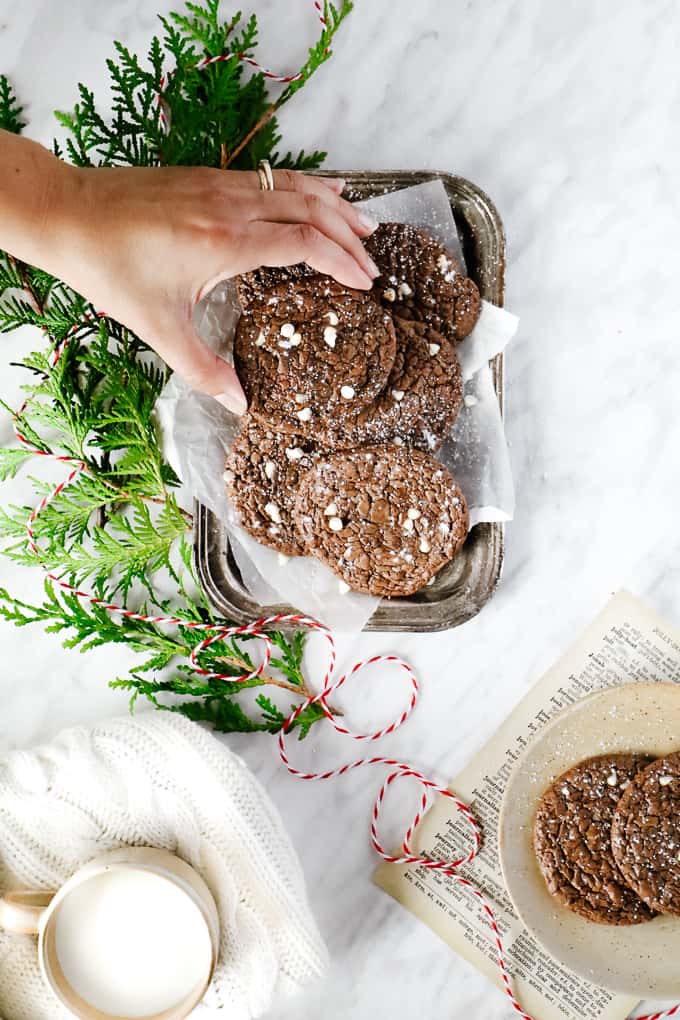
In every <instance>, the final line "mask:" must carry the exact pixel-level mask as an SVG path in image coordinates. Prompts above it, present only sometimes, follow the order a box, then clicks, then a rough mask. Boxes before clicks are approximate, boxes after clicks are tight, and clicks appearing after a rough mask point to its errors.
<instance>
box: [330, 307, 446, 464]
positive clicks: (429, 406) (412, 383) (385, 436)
mask: <svg viewBox="0 0 680 1020" xmlns="http://www.w3.org/2000/svg"><path fill="white" fill-rule="evenodd" d="M394 329H395V333H396V335H397V355H396V358H395V359H394V366H393V368H392V371H391V372H390V376H389V379H388V380H387V385H386V386H385V389H384V390H383V392H382V393H381V394H380V396H379V397H377V398H376V400H375V401H374V402H373V403H372V404H369V405H368V407H362V408H360V409H359V410H358V411H357V412H356V414H355V415H354V417H353V418H349V419H346V420H345V421H343V422H342V423H341V425H340V426H336V427H329V428H328V429H326V430H324V431H323V432H322V433H321V437H322V441H323V443H324V444H325V445H326V446H329V447H337V448H338V449H354V448H355V447H357V446H368V445H373V446H381V445H385V444H389V443H392V444H394V445H396V446H411V447H416V448H417V449H421V450H428V451H430V452H434V451H436V450H438V449H439V447H440V446H441V445H442V443H443V442H444V440H445V439H446V437H447V436H448V434H449V432H450V431H451V426H452V425H453V423H454V421H455V420H456V417H457V415H458V411H459V410H460V406H461V403H462V400H463V378H462V373H461V370H460V364H459V362H458V358H457V357H456V353H455V350H454V348H453V346H452V345H451V344H450V343H449V342H448V340H446V339H444V337H443V336H441V335H440V334H439V333H437V332H436V331H435V330H434V329H432V327H431V326H428V325H427V324H426V323H424V322H408V321H407V320H406V319H399V318H397V317H395V318H394Z"/></svg>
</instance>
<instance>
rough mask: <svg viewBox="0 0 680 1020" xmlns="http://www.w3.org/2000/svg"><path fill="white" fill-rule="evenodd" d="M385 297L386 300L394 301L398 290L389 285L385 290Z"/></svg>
mask: <svg viewBox="0 0 680 1020" xmlns="http://www.w3.org/2000/svg"><path fill="white" fill-rule="evenodd" d="M383 297H384V298H385V301H394V300H395V299H396V297H397V292H396V290H395V289H394V287H387V288H386V289H385V290H384V291H383Z"/></svg>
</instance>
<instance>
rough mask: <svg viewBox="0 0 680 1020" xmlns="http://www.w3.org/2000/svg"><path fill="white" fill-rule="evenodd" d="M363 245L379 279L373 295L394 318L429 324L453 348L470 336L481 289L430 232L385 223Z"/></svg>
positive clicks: (374, 285)
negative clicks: (453, 345)
mask: <svg viewBox="0 0 680 1020" xmlns="http://www.w3.org/2000/svg"><path fill="white" fill-rule="evenodd" d="M365 243H366V250H367V251H368V253H369V255H371V257H372V258H373V260H374V262H375V263H376V264H377V266H378V268H379V269H380V273H381V275H380V276H379V277H378V278H377V280H376V281H375V282H374V284H373V290H374V292H375V293H376V296H377V297H378V298H379V299H380V301H381V302H382V303H383V304H384V305H385V307H387V308H389V309H390V311H391V312H392V314H393V315H395V316H399V317H401V318H404V319H415V320H416V321H417V322H426V323H427V324H428V325H429V326H432V327H433V328H434V329H435V330H437V332H438V333H441V334H442V336H445V337H446V338H447V339H448V340H450V341H451V343H457V342H459V341H460V340H463V339H464V338H465V337H466V336H467V335H468V334H469V333H471V332H472V330H473V328H474V326H475V323H476V322H477V319H478V318H479V312H480V309H481V299H480V295H479V291H478V289H477V285H476V284H475V283H474V281H473V280H471V279H470V278H469V277H468V276H466V275H465V273H464V272H463V270H462V267H461V266H460V264H459V263H458V261H457V260H456V259H455V258H454V256H453V255H451V254H450V253H449V252H448V251H447V250H446V248H445V247H444V246H443V245H441V244H439V242H438V241H435V239H434V238H433V237H432V236H431V235H430V234H428V233H427V231H426V230H422V229H421V228H420V227H412V226H409V225H408V224H405V223H381V224H380V226H379V227H378V229H377V230H376V231H375V233H373V234H371V236H370V237H369V238H368V239H367V240H366V242H365Z"/></svg>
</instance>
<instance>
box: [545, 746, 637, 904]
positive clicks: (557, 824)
mask: <svg viewBox="0 0 680 1020" xmlns="http://www.w3.org/2000/svg"><path fill="white" fill-rule="evenodd" d="M651 760H652V759H651V757H650V756H649V755H644V754H605V755H601V756H599V757H596V758H588V759H586V761H582V762H580V764H578V765H575V766H574V767H573V768H571V769H569V770H568V771H567V772H565V773H564V774H563V775H561V776H560V777H559V779H556V780H555V782H554V783H553V784H552V786H550V787H549V788H548V789H547V790H546V792H545V793H544V794H543V796H542V798H541V800H540V802H539V805H538V808H537V810H536V815H535V818H534V833H533V837H534V851H535V853H536V858H537V860H538V865H539V867H540V869H541V872H542V873H543V877H544V879H545V881H546V885H547V886H548V889H549V891H550V892H551V893H552V895H553V896H554V897H555V899H557V900H559V902H560V903H562V904H563V906H565V907H568V908H569V910H573V911H574V912H575V913H577V914H580V915H581V916H582V917H586V918H587V919H588V920H589V921H597V922H598V923H599V924H638V923H640V922H641V921H649V920H650V919H651V918H652V917H653V914H652V911H651V910H650V909H649V907H648V906H647V905H646V904H645V903H643V901H642V899H640V897H639V896H638V895H637V894H636V893H635V892H634V891H633V889H631V888H630V887H629V883H627V877H626V875H625V874H624V873H623V872H622V871H620V870H619V867H618V865H617V863H616V861H615V859H614V853H613V852H612V844H611V828H612V819H613V818H614V814H615V811H616V807H617V804H618V803H619V800H620V799H621V796H622V794H623V796H624V797H625V793H624V791H625V790H626V789H630V788H631V785H632V783H633V782H635V777H636V775H637V774H638V773H639V772H640V770H641V769H644V768H645V766H646V765H648V764H649V762H650V761H651Z"/></svg>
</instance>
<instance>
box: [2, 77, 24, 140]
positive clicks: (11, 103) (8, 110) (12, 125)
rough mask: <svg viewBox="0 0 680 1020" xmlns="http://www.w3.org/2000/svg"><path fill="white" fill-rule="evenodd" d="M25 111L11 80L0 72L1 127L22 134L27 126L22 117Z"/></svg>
mask: <svg viewBox="0 0 680 1020" xmlns="http://www.w3.org/2000/svg"><path fill="white" fill-rule="evenodd" d="M23 112H24V109H23V106H19V104H18V102H17V100H16V97H15V95H14V92H13V90H12V86H11V85H10V83H9V80H8V79H7V78H6V77H5V75H4V74H0V128H2V130H4V131H11V132H12V134H15V135H18V134H21V131H22V129H23V128H24V127H25V124H24V122H23V120H22V119H21V114H22V113H23Z"/></svg>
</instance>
